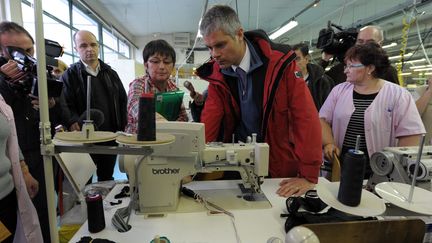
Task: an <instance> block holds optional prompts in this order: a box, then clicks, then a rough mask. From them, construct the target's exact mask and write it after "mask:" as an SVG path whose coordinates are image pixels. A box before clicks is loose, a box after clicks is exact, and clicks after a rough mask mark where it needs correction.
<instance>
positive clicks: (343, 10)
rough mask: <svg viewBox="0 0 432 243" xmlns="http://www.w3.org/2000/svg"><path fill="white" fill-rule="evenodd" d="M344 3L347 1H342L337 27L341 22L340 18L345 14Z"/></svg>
mask: <svg viewBox="0 0 432 243" xmlns="http://www.w3.org/2000/svg"><path fill="white" fill-rule="evenodd" d="M346 1H347V0H345V1H344V4H343V6H342V10H341V14H340V15H339V20H338V25H340V22H341V20H342V16H343V14H344V12H345V6H346Z"/></svg>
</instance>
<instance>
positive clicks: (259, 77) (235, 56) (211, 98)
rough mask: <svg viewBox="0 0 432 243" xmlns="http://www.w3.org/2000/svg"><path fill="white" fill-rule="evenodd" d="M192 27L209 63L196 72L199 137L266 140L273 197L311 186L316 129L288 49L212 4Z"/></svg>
mask: <svg viewBox="0 0 432 243" xmlns="http://www.w3.org/2000/svg"><path fill="white" fill-rule="evenodd" d="M200 31H201V33H202V35H203V38H204V42H205V44H206V46H207V47H208V48H209V50H210V54H211V57H212V59H211V61H209V62H208V63H205V64H204V65H202V66H201V67H200V68H199V69H198V70H197V74H198V75H199V76H200V77H201V78H203V79H205V80H207V81H208V82H209V86H208V97H207V100H206V102H205V106H204V110H203V112H202V115H201V122H203V123H205V131H206V140H207V141H208V142H211V141H224V142H231V139H232V134H234V135H235V138H236V140H237V141H246V138H247V136H250V135H251V134H252V133H256V134H257V140H258V142H266V143H268V144H269V145H270V158H269V162H270V165H269V174H270V176H271V177H273V178H274V177H291V179H286V180H283V181H282V182H281V187H280V188H279V190H278V191H277V193H278V194H279V195H281V196H285V197H288V196H291V195H301V194H303V193H305V192H306V191H307V190H309V189H311V188H312V187H313V185H314V183H317V180H318V174H319V168H320V165H321V160H322V155H321V127H320V123H319V119H318V112H317V110H316V108H315V105H314V103H313V100H312V97H311V95H310V92H309V90H308V88H307V86H306V85H305V81H304V80H303V79H302V78H301V75H297V73H299V72H298V71H299V70H297V69H296V65H295V61H294V59H295V57H296V55H295V53H294V52H293V51H291V48H290V47H289V46H287V45H280V44H277V43H272V42H270V40H269V38H268V36H267V35H266V34H265V32H264V31H262V30H257V31H250V32H244V30H243V28H242V26H241V23H240V21H239V19H238V16H237V14H236V12H235V11H234V10H233V9H232V8H230V7H228V6H222V5H217V6H214V7H212V8H211V9H209V10H208V11H207V13H206V14H205V15H204V17H203V19H202V21H201V26H200Z"/></svg>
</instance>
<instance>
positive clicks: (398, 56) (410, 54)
mask: <svg viewBox="0 0 432 243" xmlns="http://www.w3.org/2000/svg"><path fill="white" fill-rule="evenodd" d="M412 54H413V53H412V52H410V53H406V54H405V55H404V57H410V56H412ZM398 58H401V56H400V55H397V56H392V57H389V59H390V60H393V59H398Z"/></svg>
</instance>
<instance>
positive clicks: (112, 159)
mask: <svg viewBox="0 0 432 243" xmlns="http://www.w3.org/2000/svg"><path fill="white" fill-rule="evenodd" d="M90 156H91V158H92V159H93V162H94V163H95V165H96V168H97V170H96V175H97V177H98V181H109V180H114V177H113V174H114V166H115V163H116V159H117V155H115V154H91V155H90Z"/></svg>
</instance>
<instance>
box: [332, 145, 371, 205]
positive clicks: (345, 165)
mask: <svg viewBox="0 0 432 243" xmlns="http://www.w3.org/2000/svg"><path fill="white" fill-rule="evenodd" d="M365 164H366V157H365V154H364V153H363V152H362V151H360V150H355V149H350V150H348V152H347V153H346V154H345V156H344V159H343V162H342V164H341V178H340V185H339V192H338V200H339V202H341V203H343V204H345V205H347V206H351V207H355V206H358V205H359V204H360V200H361V194H362V189H363V177H364V173H365Z"/></svg>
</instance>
